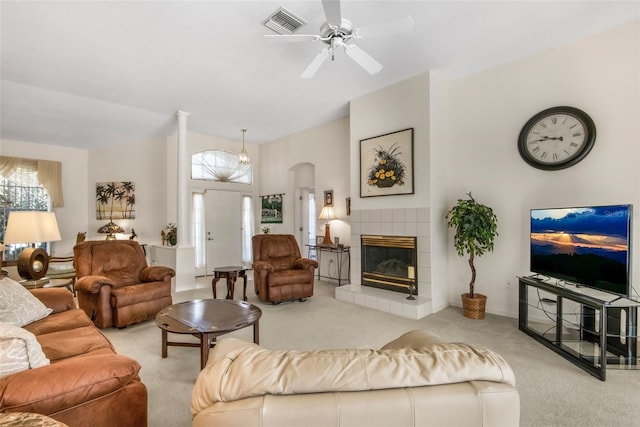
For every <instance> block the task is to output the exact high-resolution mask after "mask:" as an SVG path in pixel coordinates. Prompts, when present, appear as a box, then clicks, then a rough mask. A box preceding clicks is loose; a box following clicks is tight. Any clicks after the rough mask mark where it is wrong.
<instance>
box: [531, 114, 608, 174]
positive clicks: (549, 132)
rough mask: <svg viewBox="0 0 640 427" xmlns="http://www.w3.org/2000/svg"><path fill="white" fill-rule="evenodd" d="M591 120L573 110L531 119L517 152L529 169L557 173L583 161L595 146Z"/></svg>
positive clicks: (536, 116) (537, 115) (541, 115)
mask: <svg viewBox="0 0 640 427" xmlns="http://www.w3.org/2000/svg"><path fill="white" fill-rule="evenodd" d="M595 137H596V129H595V125H594V123H593V120H591V118H590V117H589V116H588V115H587V114H586V113H585V112H584V111H581V110H578V109H577V108H573V107H553V108H549V109H547V110H544V111H541V112H540V113H538V114H536V115H535V116H533V117H532V118H531V119H530V120H529V121H528V122H527V123H526V124H525V125H524V127H523V128H522V131H521V132H520V137H519V138H518V150H519V151H520V155H521V156H522V158H523V159H524V160H525V161H526V162H527V163H529V164H530V165H531V166H533V167H536V168H539V169H545V170H557V169H564V168H567V167H569V166H572V165H574V164H576V163H578V162H579V161H580V160H582V159H583V158H584V157H585V156H586V155H587V154H589V151H591V148H592V147H593V144H594V142H595Z"/></svg>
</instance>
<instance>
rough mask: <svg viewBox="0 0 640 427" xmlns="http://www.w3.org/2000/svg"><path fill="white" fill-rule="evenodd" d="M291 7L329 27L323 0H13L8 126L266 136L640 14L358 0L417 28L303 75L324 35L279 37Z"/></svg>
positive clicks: (559, 6) (9, 131)
mask: <svg viewBox="0 0 640 427" xmlns="http://www.w3.org/2000/svg"><path fill="white" fill-rule="evenodd" d="M280 6H284V7H285V8H287V9H288V10H290V11H291V12H293V13H295V14H296V15H298V16H300V17H301V18H303V19H305V20H306V21H307V22H308V23H307V25H306V26H304V27H303V28H301V29H300V30H299V33H304V34H316V33H317V32H318V30H319V28H320V26H321V24H322V23H324V21H325V19H324V11H323V8H322V4H321V2H320V0H312V1H275V2H274V1H264V0H263V1H145V2H143V1H2V2H1V3H0V15H1V16H0V20H1V21H0V23H1V30H0V36H1V39H0V42H1V52H0V55H1V56H0V59H1V69H0V73H1V77H2V86H1V94H0V95H1V100H0V101H1V110H0V112H1V122H0V132H1V133H0V137H1V138H2V139H11V140H18V141H29V142H35V143H43V144H53V145H63V146H70V147H80V148H89V149H90V148H93V147H100V146H104V145H111V144H122V143H128V142H131V141H135V140H140V139H142V138H148V137H154V136H160V135H167V134H168V133H170V132H172V131H173V128H174V126H175V112H176V111H177V110H184V111H188V112H190V113H191V116H190V117H189V121H188V128H189V130H191V131H196V132H200V133H205V134H210V135H214V136H218V137H222V138H228V139H233V140H241V132H240V129H242V128H246V129H247V133H246V141H247V143H264V142H268V141H272V140H274V139H277V138H279V137H282V136H285V135H289V134H291V133H294V132H298V131H301V130H304V129H308V128H311V127H313V126H316V125H319V124H322V123H325V122H327V121H330V120H333V119H336V118H339V117H342V116H345V115H347V114H348V105H349V100H351V99H354V98H357V97H359V96H362V95H364V94H367V93H370V92H372V91H375V90H377V89H379V88H382V87H385V86H388V85H390V84H393V83H395V82H398V81H401V80H404V79H406V78H408V77H411V76H414V75H417V74H419V73H422V72H424V71H427V70H435V71H437V72H439V73H441V74H443V75H445V76H447V77H450V78H457V77H461V76H465V75H468V74H472V73H475V72H478V71H481V70H484V69H487V68H490V67H493V66H496V65H498V64H503V63H506V62H510V61H513V60H516V59H519V58H523V57H526V56H529V55H532V54H535V53H537V52H540V51H543V50H546V49H551V48H554V47H557V46H560V45H563V44H567V43H570V42H572V41H575V40H578V39H580V38H584V37H586V36H588V35H590V34H594V33H597V32H601V31H603V30H606V29H608V28H612V27H615V26H618V25H622V24H624V23H628V22H631V21H634V20H638V19H640V2H639V1H622V2H617V1H600V2H587V1H529V2H525V1H511V2H506V1H493V2H489V1H466V2H461V1H400V0H395V1H349V0H343V3H342V16H343V18H347V19H349V20H351V21H352V22H353V24H354V26H355V27H358V26H361V25H366V24H372V23H377V22H381V21H385V20H389V19H393V18H397V17H402V16H405V15H410V16H411V17H412V18H413V19H414V21H415V25H414V29H413V31H411V32H409V33H403V34H398V35H395V36H390V37H383V38H375V39H369V40H366V39H365V40H358V41H357V43H356V44H357V45H358V46H359V47H361V48H362V49H364V50H365V51H366V52H368V53H369V54H370V55H371V56H373V57H374V58H375V59H377V60H378V61H379V62H380V63H382V64H383V65H384V68H383V69H382V71H381V72H380V73H378V74H376V75H373V76H370V75H369V74H367V73H366V72H365V71H364V70H363V69H361V68H360V67H359V66H358V65H357V64H355V63H354V62H353V61H352V60H351V59H350V58H348V57H347V56H346V55H344V52H340V54H338V55H336V59H335V61H334V62H331V61H327V62H325V64H324V65H323V66H322V68H320V70H319V71H318V73H317V74H316V76H315V77H314V78H312V79H300V78H299V76H300V74H301V73H302V71H303V70H304V69H305V67H306V66H307V64H308V63H309V62H310V61H311V60H312V59H313V58H314V57H315V56H316V54H317V53H318V52H319V51H320V50H321V49H322V48H323V47H324V46H325V45H324V44H322V43H321V42H312V41H308V42H303V43H278V42H273V41H270V40H267V39H266V38H265V37H263V36H264V35H265V34H274V33H273V32H272V31H271V30H269V29H267V28H265V27H264V26H262V22H263V21H264V19H266V18H267V16H269V15H270V14H271V13H272V12H274V11H275V10H276V9H278V8H279V7H280Z"/></svg>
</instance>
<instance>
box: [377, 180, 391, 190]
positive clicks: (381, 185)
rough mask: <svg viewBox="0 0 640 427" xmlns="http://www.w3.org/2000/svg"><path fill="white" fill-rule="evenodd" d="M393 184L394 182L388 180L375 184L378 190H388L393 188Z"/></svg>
mask: <svg viewBox="0 0 640 427" xmlns="http://www.w3.org/2000/svg"><path fill="white" fill-rule="evenodd" d="M394 184H395V181H392V180H390V179H384V180H382V181H378V182H377V183H376V185H377V186H378V188H389V187H393V185H394Z"/></svg>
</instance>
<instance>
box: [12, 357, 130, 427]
mask: <svg viewBox="0 0 640 427" xmlns="http://www.w3.org/2000/svg"><path fill="white" fill-rule="evenodd" d="M41 369H42V370H43V371H42V372H40V369H33V370H30V371H28V372H20V373H17V374H15V375H11V376H8V377H6V378H4V379H3V383H2V391H3V393H0V409H1V410H3V411H9V412H13V411H22V412H40V413H44V414H55V413H60V412H63V411H65V410H67V409H71V408H74V407H76V406H78V405H83V404H85V403H87V402H90V401H93V400H96V399H104V398H106V397H107V396H109V395H111V394H115V393H117V392H118V391H119V390H121V389H122V388H123V387H125V386H126V385H128V384H130V383H132V382H138V381H139V380H140V377H139V375H138V373H139V371H140V364H139V363H138V362H136V361H135V360H133V359H131V358H129V357H126V356H122V355H118V354H90V355H87V356H86V357H82V358H74V359H68V360H63V361H61V362H59V363H53V364H51V365H50V366H47V367H45V368H41ZM44 370H46V373H45V372H44ZM43 375H46V377H45V378H46V380H47V383H46V387H43V386H42V381H43ZM111 410H112V411H116V413H117V412H119V415H120V416H123V414H126V410H127V408H118V407H113V408H111ZM95 416H96V417H105V415H104V414H100V413H97V414H95ZM100 421H102V420H100ZM121 421H123V420H121ZM76 425H89V424H82V423H80V424H76ZM96 425H105V424H104V422H96ZM111 425H124V424H122V423H120V424H115V423H113V424H111Z"/></svg>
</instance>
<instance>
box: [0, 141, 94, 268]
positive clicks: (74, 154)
mask: <svg viewBox="0 0 640 427" xmlns="http://www.w3.org/2000/svg"><path fill="white" fill-rule="evenodd" d="M0 154H2V155H3V156H12V157H24V158H28V159H41V160H55V161H59V162H62V189H63V196H64V207H61V208H57V209H55V210H54V212H55V213H56V220H57V221H58V228H59V229H60V236H61V237H62V240H61V241H59V242H53V243H52V244H51V255H58V256H66V255H71V254H72V253H73V246H74V245H75V243H76V234H77V233H78V232H80V231H87V227H88V224H87V223H88V221H87V215H88V208H87V203H86V200H87V198H88V192H87V186H86V185H84V183H86V182H87V159H88V152H87V150H81V149H77V148H68V147H58V146H53V145H43V144H34V143H30V142H22V141H12V140H6V139H5V140H2V141H1V145H0ZM94 192H95V190H94ZM94 210H95V209H94Z"/></svg>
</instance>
